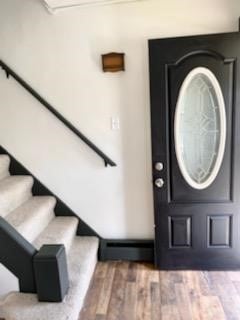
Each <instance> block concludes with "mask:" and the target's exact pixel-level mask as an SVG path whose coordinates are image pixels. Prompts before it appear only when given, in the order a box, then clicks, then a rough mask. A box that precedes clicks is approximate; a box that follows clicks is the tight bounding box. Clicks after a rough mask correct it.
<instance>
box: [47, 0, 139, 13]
mask: <svg viewBox="0 0 240 320" xmlns="http://www.w3.org/2000/svg"><path fill="white" fill-rule="evenodd" d="M41 1H42V2H43V4H44V5H45V7H46V8H47V9H48V11H49V12H51V13H56V12H57V11H60V10H65V9H73V8H76V7H86V6H97V5H112V4H116V3H124V2H136V1H143V0H41Z"/></svg>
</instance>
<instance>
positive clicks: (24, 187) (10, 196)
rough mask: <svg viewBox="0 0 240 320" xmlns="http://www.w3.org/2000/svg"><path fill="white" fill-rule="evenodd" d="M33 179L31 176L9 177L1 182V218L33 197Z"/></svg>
mask: <svg viewBox="0 0 240 320" xmlns="http://www.w3.org/2000/svg"><path fill="white" fill-rule="evenodd" d="M32 186H33V178H32V177H31V176H9V177H7V178H5V179H2V180H0V216H2V217H5V216H6V215H7V214H8V213H9V212H11V211H13V210H14V209H16V208H17V207H18V206H20V205H22V204H23V203H24V202H25V201H27V200H28V199H29V198H30V197H31V196H32V192H31V190H32Z"/></svg>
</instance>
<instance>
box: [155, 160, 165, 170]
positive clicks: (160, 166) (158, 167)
mask: <svg viewBox="0 0 240 320" xmlns="http://www.w3.org/2000/svg"><path fill="white" fill-rule="evenodd" d="M155 169H156V170H157V171H162V170H163V163H162V162H156V163H155Z"/></svg>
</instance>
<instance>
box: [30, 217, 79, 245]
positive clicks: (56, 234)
mask: <svg viewBox="0 0 240 320" xmlns="http://www.w3.org/2000/svg"><path fill="white" fill-rule="evenodd" d="M77 226H78V219H77V218H76V217H56V218H54V219H53V220H52V221H51V222H50V223H49V225H48V226H47V228H46V229H45V230H44V231H43V232H42V233H41V234H40V235H39V237H38V238H37V239H36V240H35V241H34V242H33V244H34V245H35V246H36V248H37V249H40V248H41V246H42V245H44V244H64V245H65V248H66V251H68V250H69V249H70V246H71V244H72V240H73V237H74V236H75V235H76V232H77Z"/></svg>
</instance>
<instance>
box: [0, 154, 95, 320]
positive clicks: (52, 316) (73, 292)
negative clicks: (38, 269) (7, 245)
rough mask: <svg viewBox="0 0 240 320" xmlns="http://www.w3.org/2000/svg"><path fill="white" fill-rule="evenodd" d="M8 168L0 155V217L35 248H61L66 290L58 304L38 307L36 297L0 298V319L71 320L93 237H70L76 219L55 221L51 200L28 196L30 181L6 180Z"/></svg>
mask: <svg viewBox="0 0 240 320" xmlns="http://www.w3.org/2000/svg"><path fill="white" fill-rule="evenodd" d="M9 165H10V158H9V156H8V155H0V216H1V217H3V218H4V219H5V220H6V221H7V222H8V223H9V224H11V225H12V226H13V227H14V228H15V229H16V230H17V231H18V232H19V233H20V234H21V235H22V236H23V237H24V238H25V239H26V240H28V241H29V242H30V243H32V244H33V245H34V247H35V248H37V249H40V247H41V246H42V245H44V244H64V246H65V249H66V253H67V262H68V272H69V281H70V288H69V291H68V294H67V295H66V296H65V299H64V301H63V302H61V303H48V302H39V301H38V298H37V295H36V294H26V293H20V292H11V293H9V294H8V295H7V296H5V297H4V298H1V299H0V318H3V319H5V320H77V319H78V317H79V312H80V310H81V307H82V305H83V301H84V297H85V295H86V292H87V289H88V287H89V283H90V281H91V277H92V274H93V272H94V269H95V265H96V262H97V252H98V238H97V237H87V236H86V237H81V236H76V232H77V227H78V223H79V220H78V218H77V217H73V216H72V217H71V216H55V213H54V208H55V205H56V199H55V197H53V196H33V194H32V187H33V181H34V180H33V178H32V177H31V176H27V175H22V176H14V175H10V173H9ZM0 283H1V279H0Z"/></svg>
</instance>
